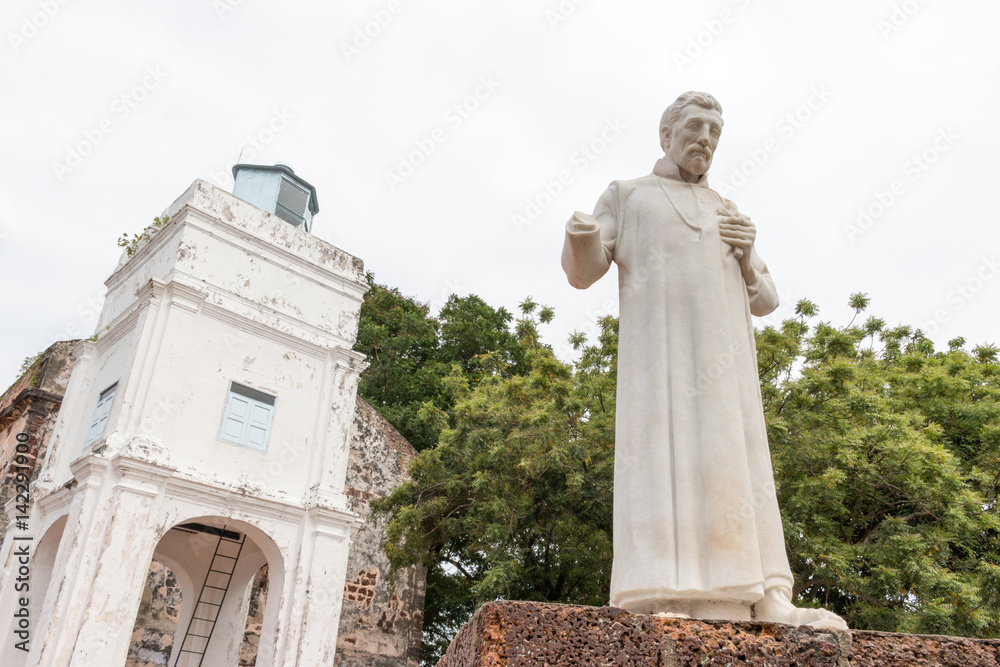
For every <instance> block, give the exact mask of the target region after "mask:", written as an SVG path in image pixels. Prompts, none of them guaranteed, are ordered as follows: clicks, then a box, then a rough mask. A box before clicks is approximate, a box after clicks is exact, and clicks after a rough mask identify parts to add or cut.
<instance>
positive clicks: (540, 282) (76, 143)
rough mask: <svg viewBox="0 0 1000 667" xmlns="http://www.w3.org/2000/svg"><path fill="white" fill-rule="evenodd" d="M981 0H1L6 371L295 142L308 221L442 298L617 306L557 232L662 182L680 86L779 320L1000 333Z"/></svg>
mask: <svg viewBox="0 0 1000 667" xmlns="http://www.w3.org/2000/svg"><path fill="white" fill-rule="evenodd" d="M998 23H1000V4H998V3H997V2H996V0H966V1H964V2H959V1H955V2H944V1H943V0H937V1H932V0H924V1H922V2H918V0H837V1H830V2H792V1H790V0H785V1H780V0H773V1H771V2H764V1H763V0H717V1H713V2H702V3H696V2H687V3H679V2H664V1H662V0H661V1H658V2H653V1H648V0H647V1H645V2H643V1H639V0H618V1H616V2H611V1H610V0H576V1H575V2H574V1H573V0H563V1H562V2H558V1H556V0H553V1H551V2H538V1H537V0H531V1H529V0H507V1H506V2H490V3H478V2H469V1H468V0H465V1H464V2H461V1H459V0H435V1H432V0H423V1H421V2H416V1H413V0H391V1H389V0H349V1H340V2H331V3H320V2H311V3H310V2H302V1H299V0H285V1H284V2H281V3H278V2H265V0H171V2H156V3H154V2H134V1H133V2H127V1H125V0H91V1H90V2H82V1H73V0H7V2H5V3H4V12H3V30H2V33H3V36H4V43H3V44H2V45H0V52H2V53H3V54H4V55H3V56H2V58H0V90H2V91H3V100H4V101H3V102H2V105H0V110H2V114H3V115H2V117H0V120H2V122H0V133H2V135H0V136H2V138H0V147H2V151H3V158H4V159H3V161H2V163H0V272H2V280H3V285H4V287H5V290H4V292H5V299H4V305H3V313H4V315H3V322H4V325H3V327H4V328H3V338H2V342H0V383H2V384H3V386H6V385H7V384H9V382H11V381H13V379H14V376H15V373H16V371H17V369H18V368H19V366H20V364H21V362H22V361H23V359H24V358H25V357H27V356H30V355H33V354H35V353H36V352H38V351H40V350H42V349H44V348H45V347H47V346H48V345H49V344H50V343H52V342H53V341H56V340H61V339H67V338H79V337H86V336H89V335H90V334H92V333H93V332H94V328H95V325H96V320H97V310H98V308H99V306H100V303H101V301H102V299H103V294H104V291H105V287H104V284H103V281H104V280H105V279H106V278H107V277H108V275H110V273H111V271H112V270H113V269H114V267H115V265H116V262H117V260H118V256H119V252H120V249H119V248H118V247H117V245H116V241H117V239H118V237H119V236H120V235H121V234H122V233H123V232H126V231H127V232H130V233H131V232H138V231H139V230H141V229H142V228H143V227H144V226H145V225H147V224H148V223H149V222H151V221H152V219H153V217H154V216H156V215H159V214H160V213H161V212H162V211H163V210H164V209H165V208H166V207H167V206H168V205H169V204H170V203H171V202H172V201H174V200H175V199H176V198H177V197H178V196H180V195H181V194H182V193H183V192H184V191H185V189H186V188H187V187H188V186H189V185H190V184H191V183H192V182H193V181H194V180H195V179H205V180H207V181H210V182H212V183H215V184H216V185H218V186H220V187H223V188H225V189H227V190H230V189H231V187H232V177H231V173H230V168H231V166H232V164H233V163H234V162H235V161H236V160H237V158H238V157H239V155H240V153H241V151H242V154H243V161H244V162H250V163H262V164H272V163H274V162H276V161H283V162H287V163H289V164H291V165H292V166H294V168H295V170H296V173H298V174H299V175H300V176H302V177H303V178H305V179H306V180H308V181H310V182H311V183H312V184H314V185H315V186H316V188H317V191H318V195H319V197H318V198H319V204H320V212H319V214H318V215H317V217H316V219H315V221H314V227H313V231H314V233H315V234H316V235H318V236H319V237H321V238H323V239H325V240H327V241H329V242H330V243H332V244H334V245H336V246H338V247H340V248H342V249H344V250H346V251H348V252H350V253H352V254H354V255H356V256H358V257H360V258H362V259H363V260H364V262H365V265H366V267H367V268H368V269H369V270H371V271H374V272H375V274H376V277H377V279H378V280H379V281H380V282H383V283H387V284H389V285H393V286H396V287H399V288H400V289H401V290H402V291H403V292H404V293H405V294H409V295H413V296H415V297H417V298H418V299H420V300H422V301H425V302H429V303H430V304H431V305H432V307H434V308H437V307H440V305H441V303H442V302H443V299H444V298H446V297H447V296H448V295H449V294H450V293H452V292H459V293H461V294H467V293H475V294H479V295H480V296H481V297H483V298H484V299H485V300H486V301H487V302H488V303H490V304H492V305H494V306H501V305H502V306H506V307H507V308H508V309H510V310H512V311H515V310H516V306H517V304H518V303H519V302H520V301H521V300H522V299H523V298H524V297H526V296H531V297H533V298H534V299H535V300H536V301H538V302H540V303H543V304H546V305H551V306H553V307H555V309H556V320H555V322H554V323H553V324H552V325H550V326H549V327H548V328H547V329H545V330H544V333H545V335H546V336H547V337H548V339H549V342H551V343H553V344H554V345H555V346H556V348H557V350H558V351H559V353H560V354H561V355H563V356H564V357H565V356H568V352H567V350H566V347H565V345H564V340H565V338H566V335H567V334H568V333H569V332H570V331H572V330H585V331H586V330H592V329H593V323H594V321H595V320H596V318H597V317H598V316H599V315H602V314H605V313H612V314H617V305H616V304H617V286H616V276H615V275H614V271H613V270H612V272H611V274H609V275H608V276H605V278H603V279H602V280H601V281H600V282H599V283H597V284H596V285H594V286H592V287H591V288H590V289H588V290H586V291H577V290H574V289H573V288H571V287H570V286H569V285H568V284H567V282H566V279H565V277H564V275H563V274H562V270H561V269H560V267H559V254H560V250H561V246H562V236H563V227H564V224H565V221H566V220H567V218H568V217H569V216H570V215H571V214H572V212H573V211H574V210H577V209H579V210H582V211H587V212H589V211H591V210H592V209H593V206H594V204H595V202H596V201H597V198H598V197H599V196H600V194H601V193H602V192H603V190H604V189H605V187H606V186H607V185H608V183H609V182H610V181H612V180H615V179H625V178H635V177H638V176H641V175H644V174H647V173H649V171H650V170H651V168H652V166H653V163H654V161H655V160H656V159H657V158H658V157H660V155H661V151H660V148H659V145H658V140H657V124H658V122H659V118H660V114H661V113H662V111H663V109H664V108H665V107H666V105H667V104H669V103H670V102H671V101H672V100H673V99H674V98H676V97H677V95H679V94H680V93H682V92H684V91H687V90H691V89H695V90H705V91H708V92H711V93H713V94H714V95H715V96H716V97H717V98H718V99H719V100H720V102H721V103H722V106H723V107H724V109H725V113H724V117H725V120H726V126H725V131H724V132H723V135H722V140H721V142H720V145H719V149H718V152H717V153H716V157H715V162H714V164H713V167H712V171H711V172H710V174H709V180H710V182H711V184H712V185H713V187H715V188H716V189H717V190H719V191H721V192H723V194H726V195H727V196H729V198H731V199H733V200H734V201H735V202H736V203H737V204H738V205H739V207H740V210H741V211H742V212H744V213H745V214H747V215H749V216H751V217H752V218H753V220H754V222H755V224H756V225H757V229H758V236H757V249H758V252H759V254H760V255H761V256H762V257H763V258H764V259H765V261H767V263H768V265H769V267H770V269H771V273H772V275H773V276H774V278H775V280H776V282H777V284H778V288H779V291H780V293H781V295H782V298H783V305H782V308H781V309H779V311H778V316H779V317H780V316H786V315H788V314H789V313H790V312H791V308H792V307H793V306H794V303H795V301H796V300H797V299H799V298H809V299H811V300H813V301H814V302H816V303H818V304H819V306H820V309H821V315H822V316H823V317H824V319H828V320H831V321H833V322H834V323H837V324H844V323H846V322H847V320H848V319H849V311H848V309H847V308H846V302H847V298H848V295H849V294H850V293H852V292H857V291H862V292H867V293H868V294H869V295H870V296H871V298H872V305H871V308H870V313H872V314H875V315H878V316H881V317H883V318H885V319H886V320H887V321H888V322H889V323H890V324H893V325H894V324H900V323H902V324H910V325H916V326H922V327H923V328H924V329H925V331H927V332H928V333H929V334H930V336H931V338H932V339H933V340H934V341H935V342H936V343H937V344H938V345H939V346H944V345H945V344H946V342H947V341H948V340H949V339H950V338H953V337H955V336H964V337H965V338H966V339H968V341H969V347H971V346H972V345H973V344H976V343H985V342H1000V335H998V334H1000V331H998V326H997V325H998V314H997V313H998V308H997V305H998V301H1000V264H998V263H997V261H998V260H1000V250H998V248H1000V243H998V241H1000V230H998V227H997V214H996V212H995V211H994V210H993V206H992V204H991V202H993V201H994V199H993V196H992V195H990V193H991V192H995V189H996V182H997V177H998V176H1000V174H998V169H997V167H996V162H995V159H994V156H996V155H998V154H1000V127H998V125H997V121H998V118H1000V113H998V111H1000V104H998V102H1000V94H998V92H997V85H996V84H997V78H998V77H997V74H998V72H1000V46H998V42H1000V40H998V39H997V36H996V26H997V25H998Z"/></svg>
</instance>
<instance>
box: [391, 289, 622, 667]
mask: <svg viewBox="0 0 1000 667" xmlns="http://www.w3.org/2000/svg"><path fill="white" fill-rule="evenodd" d="M535 309H536V305H535V304H534V303H532V302H531V301H530V300H529V301H525V303H524V304H522V311H523V313H524V317H523V318H522V319H521V320H520V321H519V322H518V323H517V332H518V337H519V340H520V342H521V344H522V346H523V349H524V355H523V361H522V363H523V365H524V369H525V371H526V372H525V373H524V374H523V375H516V374H505V373H504V372H503V370H504V368H505V367H506V365H507V361H506V360H504V359H502V358H501V357H500V355H497V354H490V355H486V356H481V357H479V361H478V363H479V368H480V369H481V370H482V373H483V374H482V376H481V377H480V379H479V381H478V382H477V383H476V384H475V386H474V387H473V388H471V389H470V388H469V386H468V383H467V382H466V379H465V377H464V376H463V375H462V374H460V373H456V374H453V375H452V376H450V377H449V378H448V380H447V385H448V391H449V392H450V393H451V395H452V396H454V399H455V404H454V408H453V411H452V412H451V413H450V414H446V413H444V412H443V411H441V410H438V409H436V408H433V407H431V406H429V405H428V406H427V410H426V412H429V413H433V414H430V415H428V419H430V420H436V421H437V422H438V423H440V424H441V425H442V431H441V437H440V440H439V443H438V445H437V446H436V447H434V448H433V449H430V450H427V451H425V452H423V453H422V454H421V455H420V456H418V457H417V458H416V459H415V460H414V462H413V463H412V464H411V466H410V469H409V473H410V477H411V479H410V481H409V482H407V483H405V484H403V485H402V486H400V487H398V488H397V489H396V491H395V492H394V493H393V494H392V496H390V497H389V498H388V499H386V500H384V501H381V502H380V503H379V504H378V505H377V509H379V510H382V511H391V512H393V517H394V518H393V521H392V523H391V524H390V528H389V535H388V542H387V545H386V546H387V552H388V554H389V557H390V559H391V560H392V562H393V564H394V565H396V566H397V567H404V566H407V565H410V564H413V563H418V562H419V563H423V564H425V565H426V566H427V568H428V590H427V601H426V607H425V613H424V627H425V632H424V641H425V648H426V650H427V653H426V655H425V664H433V663H434V662H435V661H436V659H437V657H438V656H439V655H440V653H441V652H442V651H443V650H444V648H445V647H447V644H448V642H449V641H450V639H451V636H452V635H453V634H454V632H455V631H456V630H457V629H458V627H459V626H460V625H461V624H462V623H464V622H465V621H466V620H467V619H468V617H469V616H470V615H471V613H472V612H473V611H474V609H475V607H476V606H477V605H478V604H481V603H482V602H485V601H489V600H495V599H498V598H508V599H522V600H544V601H559V602H577V603H581V604H590V605H600V604H605V603H606V602H607V590H608V584H609V579H610V567H611V541H610V540H611V484H612V468H613V459H614V456H613V440H614V376H613V372H614V361H613V360H614V357H615V354H616V346H617V331H616V329H615V326H616V324H617V323H616V322H615V321H614V320H611V319H607V320H605V321H604V323H603V324H604V329H603V333H602V336H601V340H600V341H599V343H598V345H596V346H591V347H588V348H586V349H585V350H584V352H583V360H581V362H580V364H579V365H578V371H579V372H576V373H574V369H573V367H572V366H570V365H568V364H566V363H563V362H561V361H559V360H557V359H555V358H554V357H553V355H552V351H551V350H550V349H549V348H547V347H546V346H544V345H542V344H540V343H539V342H538V332H537V327H536V324H537V322H539V321H541V322H545V321H548V320H549V319H551V316H552V313H551V310H549V309H545V308H543V309H541V310H540V311H539V313H538V315H537V318H536V316H535V315H534V311H535ZM446 424H447V425H446Z"/></svg>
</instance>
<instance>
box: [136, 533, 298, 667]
mask: <svg viewBox="0 0 1000 667" xmlns="http://www.w3.org/2000/svg"><path fill="white" fill-rule="evenodd" d="M262 569H263V570H264V572H266V575H267V580H269V582H270V583H271V586H268V587H266V588H263V589H262V588H261V586H260V585H259V583H260V578H259V575H260V573H261V570H262ZM167 572H169V573H170V574H169V575H168V574H167ZM171 576H172V577H173V579H171V578H170V577H171ZM283 577H284V569H283V563H282V560H281V555H280V553H279V551H278V548H277V546H276V545H275V544H274V542H273V541H272V540H271V538H270V537H268V536H267V535H266V534H265V533H264V532H263V531H261V530H260V529H258V528H256V527H255V526H252V525H250V524H248V523H245V522H242V521H235V520H232V519H224V518H222V517H197V518H192V519H190V520H187V521H183V522H181V523H178V524H177V525H175V526H173V527H172V528H171V529H170V530H168V531H167V532H166V533H165V534H164V536H163V537H162V538H161V539H160V541H159V543H158V544H157V546H156V549H155V551H154V553H153V560H152V563H151V568H150V575H149V576H148V577H147V582H146V586H147V590H146V591H145V592H144V594H143V605H142V606H141V607H140V610H139V615H138V616H137V618H136V625H135V628H134V630H133V635H132V640H133V643H132V649H134V650H132V649H130V652H129V655H130V657H129V662H126V666H127V667H133V666H139V665H141V666H142V667H153V666H158V665H165V666H169V667H192V666H200V665H212V666H213V667H215V666H218V667H237V665H240V664H243V665H247V664H256V665H259V666H261V667H263V666H264V665H270V664H271V658H272V655H273V645H272V643H271V642H270V641H267V640H268V638H271V637H273V635H274V628H275V624H276V622H277V606H278V605H277V604H267V598H268V591H270V590H278V591H280V590H281V589H280V582H281V581H282V579H283ZM255 583H257V584H258V585H256V586H255ZM157 585H158V586H160V587H161V588H163V589H166V590H160V591H155V592H154V591H150V590H149V588H150V587H151V586H157ZM171 588H173V589H176V590H170V589H171ZM255 592H256V599H254V600H252V599H251V598H252V596H253V594H254V593H255ZM157 593H159V594H158V595H157ZM147 598H148V599H149V600H150V601H151V602H152V601H154V600H157V599H158V600H159V608H155V609H154V608H152V607H148V606H147V604H146V600H147ZM178 599H179V600H178ZM171 601H178V602H179V608H178V609H176V610H174V612H173V613H171V611H170V610H169V609H168V607H167V605H168V604H169V603H170V602H171ZM251 611H252V612H253V613H254V616H255V618H254V619H253V620H252V621H251V620H249V619H248V614H249V613H250V612H251ZM269 612H270V613H269ZM156 615H158V616H159V618H158V619H156V620H157V621H158V622H155V623H154V622H153V621H154V619H153V617H154V616H156ZM251 626H252V627H253V629H254V630H255V631H256V633H257V637H258V638H261V639H263V640H264V641H260V642H259V646H258V645H257V642H254V645H253V646H252V647H249V646H246V645H245V644H246V641H245V639H246V633H247V629H248V627H251ZM137 642H138V643H139V644H140V646H137Z"/></svg>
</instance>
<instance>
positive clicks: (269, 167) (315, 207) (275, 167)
mask: <svg viewBox="0 0 1000 667" xmlns="http://www.w3.org/2000/svg"><path fill="white" fill-rule="evenodd" d="M241 169H252V170H256V171H278V172H281V173H283V174H285V175H286V176H288V177H289V178H290V179H291V180H293V181H295V182H296V183H297V184H299V185H301V186H302V187H303V188H305V189H307V190H309V212H310V213H312V214H313V215H316V214H317V213H319V200H318V199H317V198H316V188H315V187H313V185H312V184H311V183H309V182H308V181H306V180H305V179H303V178H302V177H301V176H298V175H296V173H295V172H294V171H293V170H292V168H291V167H289V166H288V165H287V164H281V163H280V162H279V163H278V164H234V165H233V178H236V173H237V172H238V171H240V170H241Z"/></svg>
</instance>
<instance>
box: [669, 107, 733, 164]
mask: <svg viewBox="0 0 1000 667" xmlns="http://www.w3.org/2000/svg"><path fill="white" fill-rule="evenodd" d="M664 132H669V133H670V143H669V144H668V145H667V156H668V157H669V158H670V159H671V160H673V161H674V163H675V164H676V165H677V166H678V167H680V168H681V169H684V170H685V171H689V172H691V173H692V174H694V175H696V176H701V175H703V174H705V173H707V172H708V168H709V167H710V166H711V165H712V156H713V155H715V147H716V146H718V145H719V136H720V135H721V134H722V114H720V113H719V112H718V111H715V110H714V109H706V108H704V107H701V106H698V105H697V104H689V105H687V106H686V107H684V108H683V109H681V115H680V118H678V119H677V120H676V121H675V122H674V123H673V125H671V126H670V127H669V129H667V128H665V129H664Z"/></svg>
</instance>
